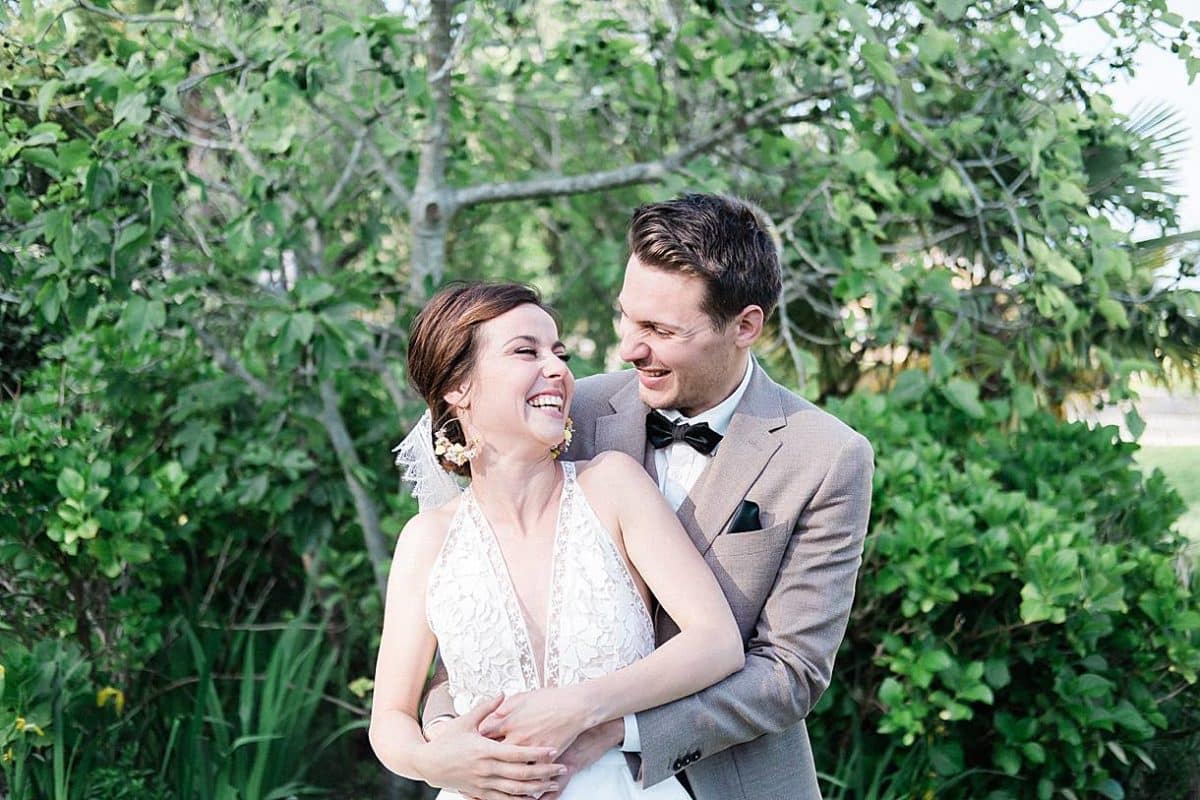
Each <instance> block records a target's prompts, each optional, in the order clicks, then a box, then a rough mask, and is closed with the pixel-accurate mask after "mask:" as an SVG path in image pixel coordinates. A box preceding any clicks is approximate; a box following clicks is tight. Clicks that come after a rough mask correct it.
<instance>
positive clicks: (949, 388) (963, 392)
mask: <svg viewBox="0 0 1200 800" xmlns="http://www.w3.org/2000/svg"><path fill="white" fill-rule="evenodd" d="M941 389H942V394H943V395H945V397H946V399H947V400H949V401H950V402H951V403H953V404H954V405H955V406H956V407H957V408H958V409H960V410H961V411H962V412H963V413H965V414H967V415H968V416H970V417H973V418H975V419H982V418H983V417H984V416H986V414H987V412H986V411H985V410H984V407H983V404H982V403H980V402H979V384H977V383H975V382H974V381H971V380H967V379H966V378H951V379H950V380H948V381H946V385H945V386H943V387H941Z"/></svg>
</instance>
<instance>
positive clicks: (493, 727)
mask: <svg viewBox="0 0 1200 800" xmlns="http://www.w3.org/2000/svg"><path fill="white" fill-rule="evenodd" d="M503 727H504V716H503V715H502V714H498V713H496V712H494V711H493V712H492V713H491V714H488V715H487V717H486V718H485V719H484V720H483V722H481V723H479V735H480V736H487V737H488V738H495V736H496V734H498V733H499V732H500V729H501V728H503Z"/></svg>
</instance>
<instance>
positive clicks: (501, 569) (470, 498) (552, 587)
mask: <svg viewBox="0 0 1200 800" xmlns="http://www.w3.org/2000/svg"><path fill="white" fill-rule="evenodd" d="M560 466H561V467H562V487H561V489H560V490H559V494H558V512H557V516H556V517H555V519H554V538H553V540H552V541H551V543H550V564H549V570H550V577H549V580H547V582H546V618H545V624H544V626H543V628H542V631H543V634H542V658H541V660H540V662H539V659H538V657H537V653H536V652H534V649H533V636H532V635H531V634H530V628H529V618H528V617H527V616H526V614H525V610H524V609H523V608H522V607H521V599H520V595H518V594H517V587H516V584H515V583H513V577H512V571H511V570H510V569H509V568H508V561H507V559H505V557H504V548H503V547H501V545H500V537H499V536H497V535H496V529H495V528H493V527H492V523H491V520H489V519H488V518H487V515H485V514H484V513H483V508H482V507H481V506H480V505H479V501H478V500H477V499H476V498H475V492H474V491H472V490H471V488H470V487H469V486H468V487H467V491H466V494H467V502H468V503H469V506H468V508H469V510H470V512H471V513H472V515H473V516H475V517H476V518H477V519H476V522H477V525H476V527H477V528H478V529H479V530H480V532H481V535H482V536H483V538H484V541H485V549H486V550H487V553H488V559H489V561H490V562H491V564H492V570H493V572H495V573H496V577H497V579H498V580H499V582H500V587H501V593H502V594H503V597H504V604H505V608H506V611H507V613H508V617H509V621H510V623H512V630H513V635H514V636H515V637H516V638H517V639H518V640H519V641H518V642H517V648H518V649H519V650H520V651H521V653H520V655H521V663H522V672H523V673H524V674H525V677H526V679H527V680H531V681H532V686H531V688H533V689H541V688H545V686H546V682H545V681H546V675H548V674H550V654H551V652H552V649H553V648H552V647H551V642H550V639H551V636H552V635H553V633H554V623H555V616H556V615H555V613H554V605H555V604H554V597H555V592H556V591H557V589H558V578H557V575H558V572H559V570H558V560H559V550H560V549H561V544H562V532H563V510H564V508H565V506H566V503H567V492H568V486H567V484H568V482H569V481H570V480H571V478H572V475H571V472H572V470H571V469H569V468H568V467H569V466H574V465H568V464H566V463H563V464H561V465H560Z"/></svg>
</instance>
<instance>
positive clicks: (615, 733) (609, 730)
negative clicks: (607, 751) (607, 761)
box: [603, 719, 625, 748]
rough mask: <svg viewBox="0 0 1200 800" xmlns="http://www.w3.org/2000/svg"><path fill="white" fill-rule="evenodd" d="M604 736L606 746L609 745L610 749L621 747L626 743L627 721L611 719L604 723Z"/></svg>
mask: <svg viewBox="0 0 1200 800" xmlns="http://www.w3.org/2000/svg"><path fill="white" fill-rule="evenodd" d="M603 734H604V738H605V744H607V745H608V746H609V747H610V748H612V747H620V746H621V744H622V743H623V742H624V741H625V720H624V719H610V720H609V721H608V722H606V723H604V726H603Z"/></svg>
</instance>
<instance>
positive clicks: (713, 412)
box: [621, 358, 754, 753]
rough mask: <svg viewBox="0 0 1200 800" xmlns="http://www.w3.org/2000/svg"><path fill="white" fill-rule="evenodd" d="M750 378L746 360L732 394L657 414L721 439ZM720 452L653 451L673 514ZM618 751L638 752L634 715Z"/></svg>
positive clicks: (683, 447) (678, 445)
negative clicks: (689, 413) (699, 408)
mask: <svg viewBox="0 0 1200 800" xmlns="http://www.w3.org/2000/svg"><path fill="white" fill-rule="evenodd" d="M753 374H754V359H753V358H747V359H746V374H745V375H744V376H743V377H742V382H741V383H740V384H738V387H737V388H736V389H734V390H733V394H731V395H729V397H726V398H725V399H724V400H722V401H721V402H720V403H718V404H717V405H715V406H713V407H712V408H710V409H708V410H707V411H704V412H701V413H699V414H697V415H696V416H694V417H685V416H684V415H683V414H681V413H680V412H679V411H677V410H675V409H673V408H670V409H667V408H664V409H660V411H661V413H662V415H663V416H664V417H666V418H667V419H669V420H670V421H671V422H685V423H687V424H689V425H699V424H700V423H701V422H707V423H708V427H710V428H712V429H713V430H714V431H716V432H717V433H719V434H721V435H722V436H724V435H725V432H726V431H727V430H729V423H730V421H732V420H733V412H734V409H736V408H737V405H738V403H740V402H742V395H744V394H745V393H746V388H747V387H748V386H749V385H750V377H751V376H752V375H753ZM720 449H721V445H717V447H716V449H715V450H713V451H712V453H710V454H709V455H704V454H703V453H700V452H697V451H696V450H695V449H694V448H693V447H692V446H691V445H688V444H686V443H685V442H672V443H671V444H669V445H667V446H666V447H661V448H659V449H658V450H655V451H654V470H655V472H657V473H658V489H659V491H660V492H662V493H663V497H665V498H666V499H667V503H669V504H670V506H671V508H672V509H673V510H675V511H678V510H679V507H680V506H681V505H683V501H684V500H685V499H686V498H687V496H688V492H690V491H691V490H692V487H693V486H695V485H696V481H697V480H698V479H699V478H700V473H702V472H704V468H705V467H707V466H708V462H709V461H711V460H712V457H713V456H714V455H716V453H717V450H720ZM621 749H622V750H624V751H626V752H628V753H640V752H641V751H642V739H641V737H640V736H639V735H638V727H637V716H636V715H635V714H626V715H625V741H624V742H623V743H622V744H621Z"/></svg>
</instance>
